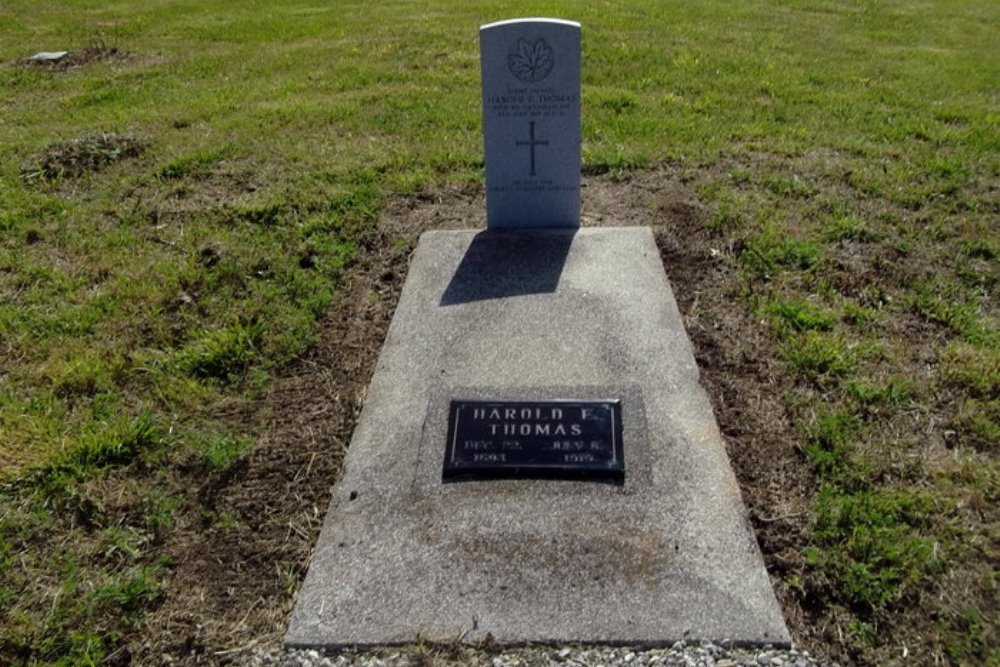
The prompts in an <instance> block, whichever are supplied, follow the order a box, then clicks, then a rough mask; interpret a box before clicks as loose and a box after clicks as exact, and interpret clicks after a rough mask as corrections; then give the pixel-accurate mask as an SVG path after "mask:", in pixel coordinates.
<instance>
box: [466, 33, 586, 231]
mask: <svg viewBox="0 0 1000 667" xmlns="http://www.w3.org/2000/svg"><path fill="white" fill-rule="evenodd" d="M479 40H480V51H481V54H482V57H481V64H482V79H483V137H484V143H485V149H486V224H487V226H488V227H489V228H490V229H506V228H517V227H578V226H579V225H580V24H579V23H574V22H572V21H560V20H557V19H517V20H513V21H500V22H499V23H490V24H489V25H485V26H483V27H482V28H480V30H479Z"/></svg>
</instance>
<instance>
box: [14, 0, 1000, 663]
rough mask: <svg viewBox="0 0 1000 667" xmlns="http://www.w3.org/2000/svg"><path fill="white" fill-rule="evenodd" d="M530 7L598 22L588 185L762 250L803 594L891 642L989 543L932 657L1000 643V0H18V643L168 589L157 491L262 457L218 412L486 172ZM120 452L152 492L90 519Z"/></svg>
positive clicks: (81, 628)
mask: <svg viewBox="0 0 1000 667" xmlns="http://www.w3.org/2000/svg"><path fill="white" fill-rule="evenodd" d="M539 15H541V16H545V15H548V16H560V17H566V18H572V19H575V20H578V21H580V22H581V23H582V25H583V49H584V53H583V142H584V144H583V160H584V165H583V167H584V172H585V173H586V174H588V175H591V176H596V175H602V174H610V177H612V178H618V177H621V178H626V177H627V176H628V174H630V173H632V172H636V171H642V170H646V169H653V168H667V169H670V170H672V171H674V172H676V173H677V174H680V175H681V176H682V177H684V178H686V179H690V180H691V182H693V183H695V184H697V187H698V189H699V194H700V196H701V198H702V199H703V201H704V202H705V204H706V206H708V207H709V208H710V209H711V212H712V213H711V216H710V219H709V220H708V222H707V223H706V224H707V225H708V226H709V228H710V229H711V231H712V233H714V234H717V235H718V236H719V238H723V239H728V240H730V241H732V242H734V243H736V245H738V246H739V247H740V248H742V249H743V250H742V252H741V253H740V254H739V256H738V258H735V259H734V261H737V262H738V265H739V271H740V275H741V276H742V277H743V280H744V281H745V285H746V289H745V290H744V293H743V294H742V295H740V296H739V298H738V303H737V305H738V307H740V308H744V309H746V310H747V311H748V312H752V313H754V314H755V316H757V317H759V318H760V319H761V320H763V321H765V322H766V323H767V326H768V327H769V331H770V332H771V336H772V339H773V344H774V349H775V355H776V357H777V358H778V359H780V361H781V363H782V364H784V366H783V367H784V368H786V369H787V372H788V373H790V374H791V375H792V376H794V377H795V378H796V379H797V381H798V382H800V383H801V387H802V389H801V391H797V392H795V393H794V394H792V395H789V396H788V397H787V401H788V404H789V405H790V406H791V407H790V410H791V411H792V413H794V414H796V415H798V419H799V423H798V427H799V428H800V429H801V434H802V435H801V449H802V457H803V461H804V462H805V463H806V464H807V465H808V466H810V470H811V471H812V474H813V476H814V481H815V485H814V487H815V488H814V493H815V497H814V498H813V500H812V501H811V502H812V503H813V504H812V507H811V510H810V517H811V518H810V521H811V523H810V532H809V538H808V544H807V545H805V546H804V547H803V548H802V549H801V550H800V553H799V556H800V557H801V559H802V560H803V565H802V567H801V568H800V570H797V571H795V572H793V573H789V574H787V575H784V576H786V579H787V581H786V583H787V585H788V586H789V587H790V588H791V589H797V590H799V591H800V592H801V605H802V608H803V609H808V610H812V611H810V613H813V611H815V610H820V611H818V612H816V613H819V614H824V613H826V614H832V615H830V616H827V617H828V618H834V617H835V618H836V619H838V622H842V623H843V627H844V629H845V633H844V636H843V639H842V642H843V645H842V646H841V647H839V648H838V649H837V650H836V653H837V655H839V656H841V659H843V660H848V659H854V660H858V661H859V662H864V661H866V660H868V661H870V660H873V659H875V658H873V657H872V656H877V657H884V656H886V655H888V653H879V651H880V650H883V649H884V650H885V651H889V650H893V651H894V650H896V647H894V646H890V644H891V641H890V639H891V638H892V637H893V636H895V635H894V634H893V633H894V631H895V630H899V631H902V630H903V628H902V627H901V624H903V623H904V622H905V623H910V622H912V621H911V619H910V617H908V616H907V617H905V618H906V620H905V621H903V620H900V619H903V618H904V617H903V616H901V615H900V613H901V612H900V610H903V609H906V608H909V607H912V606H913V605H914V604H920V603H922V602H921V601H924V600H925V598H923V597H922V595H925V594H926V595H928V596H929V595H930V594H931V593H932V592H933V591H935V590H938V589H939V587H942V586H955V585H956V584H954V582H953V579H954V577H955V575H956V573H965V572H967V570H962V569H961V567H959V566H958V565H956V563H962V562H969V563H979V564H980V565H983V564H985V565H983V567H980V569H978V570H976V572H977V574H976V575H975V576H976V577H977V578H975V579H974V580H971V581H968V582H965V584H964V585H965V586H966V588H967V591H966V593H967V594H963V595H955V596H948V600H949V601H948V602H947V604H946V603H940V604H937V606H934V605H933V604H931V603H930V602H927V604H929V605H931V606H930V607H928V608H929V609H932V611H933V613H932V614H931V615H932V616H933V618H931V619H930V620H928V621H927V622H926V624H925V625H922V626H921V628H924V629H925V630H926V632H924V633H923V634H922V635H921V636H922V639H921V640H920V641H921V642H923V643H922V644H921V647H922V650H923V651H925V655H924V657H923V658H921V659H926V660H928V661H930V660H931V658H932V657H934V656H936V657H939V658H940V659H942V660H945V661H951V662H953V663H954V664H976V663H989V664H998V661H1000V655H998V653H997V652H996V649H995V648H993V647H995V646H996V643H995V642H996V641H997V639H998V638H997V634H996V633H997V627H996V626H997V622H996V619H997V615H998V605H997V593H996V586H997V583H996V564H997V562H998V552H1000V550H998V535H997V524H996V521H997V513H996V511H995V509H994V508H995V505H996V503H997V500H998V488H1000V482H998V468H997V464H996V456H997V451H998V442H1000V333H998V319H997V296H996V289H997V280H998V261H997V260H998V253H1000V234H998V229H997V226H998V220H1000V199H998V189H997V186H998V180H1000V178H998V177H1000V106H998V92H1000V40H998V38H997V35H998V33H997V26H998V25H1000V4H998V3H996V2H994V1H993V0H956V1H948V2H945V1H939V2H933V1H929V0H928V1H916V0H913V1H903V0H900V1H896V2H876V1H851V0H825V1H824V0H815V1H811V2H810V1H805V0H802V1H793V2H777V1H764V0H748V1H745V2H729V1H722V0H702V1H698V2H694V1H689V0H679V1H677V2H660V1H657V0H633V1H630V2H602V3H584V2H525V3H514V4H512V3H499V2H487V3H476V4H475V6H472V5H471V3H458V2H445V1H443V0H429V1H428V2H422V3H402V2H384V3H372V2H336V3H332V2H327V3H320V2H307V1H305V0H292V1H289V2H273V3H272V2H263V1H257V2H252V3H235V2H223V1H221V0H208V1H201V2H169V1H166V0H159V1H156V2H136V1H134V0H132V1H129V0H123V1H122V2H118V3H107V2H94V1H73V2H70V3H68V4H67V3H63V4H59V3H55V4H52V3H43V4H42V5H41V6H40V5H39V3H37V2H25V1H22V0H13V1H8V2H5V3H3V5H0V480H2V482H3V486H2V487H0V494H2V495H0V499H2V500H0V502H2V503H3V505H2V508H0V512H2V513H0V662H5V661H6V662H13V663H15V664H21V663H23V664H86V663H87V662H88V661H89V662H90V663H92V664H97V663H98V662H100V660H101V659H102V658H103V657H104V656H107V655H111V654H113V653H114V651H115V650H116V648H117V647H119V646H120V645H122V643H123V642H125V641H127V640H128V638H129V637H130V636H132V634H134V633H136V632H138V631H139V630H138V628H140V627H141V624H142V618H143V615H144V613H145V612H146V611H147V610H148V609H151V608H153V607H155V605H157V604H159V602H160V601H161V600H162V599H163V597H164V596H166V595H169V587H167V586H166V585H165V584H164V583H163V582H164V577H165V574H164V573H165V572H167V571H168V570H169V567H170V563H169V562H168V561H167V559H165V558H164V557H163V556H162V554H161V553H159V552H158V546H157V545H158V544H160V543H161V542H162V541H163V540H166V539H170V536H171V535H172V534H174V533H175V532H177V531H182V530H184V528H183V527H182V526H179V525H177V522H176V521H174V515H175V510H176V508H177V506H178V503H180V502H182V500H181V499H180V496H179V495H178V492H177V490H176V488H174V487H171V486H169V485H168V484H166V483H165V482H162V479H163V476H164V475H167V471H171V470H176V469H183V470H185V471H191V470H194V471H196V472H195V473H194V474H195V475H196V476H197V475H200V476H202V477H204V478H210V477H212V476H219V475H224V474H225V472H226V471H227V470H228V469H230V468H232V467H233V466H235V465H237V464H238V462H239V461H240V459H241V457H243V456H245V455H246V452H247V451H248V450H250V449H252V448H253V446H254V442H255V439H256V438H257V437H258V436H259V435H260V433H257V432H254V431H253V430H252V429H251V430H246V429H242V430H241V429H240V428H237V427H234V426H233V425H232V424H231V423H230V422H227V421H226V420H225V419H223V418H222V417H220V410H219V406H220V405H230V404H231V403H232V402H234V401H235V402H238V401H243V400H248V399H251V398H252V397H254V396H259V395H260V394H261V393H262V392H264V391H266V389H267V387H268V386H269V382H270V381H271V378H272V377H273V376H274V374H275V373H277V372H280V369H281V368H282V367H283V366H284V365H285V364H287V363H288V362H289V361H291V360H293V359H295V358H297V357H298V356H299V355H300V354H301V353H302V352H303V351H304V350H306V349H307V348H308V347H309V345H310V344H311V343H312V342H313V341H314V340H315V337H316V336H317V332H318V330H319V329H318V327H319V322H320V320H321V319H322V318H323V316H324V314H325V313H326V312H327V308H328V307H329V305H330V304H331V302H332V301H333V300H334V299H336V298H337V296H338V294H339V290H340V288H341V283H342V280H343V279H344V277H345V276H346V275H348V274H349V272H350V271H351V264H352V261H353V259H354V258H355V256H356V255H357V253H358V252H359V249H361V248H364V247H367V246H368V245H370V244H371V243H372V242H373V239H374V238H375V223H376V220H377V217H378V214H379V211H380V209H381V208H382V207H383V205H384V204H385V202H386V201H388V200H389V199H390V198H393V197H395V196H399V195H405V194H409V193H414V192H419V191H422V190H425V189H429V188H434V187H437V186H440V185H444V184H456V183H470V184H473V185H475V184H478V183H481V181H482V178H483V174H482V153H481V151H482V141H481V135H480V130H481V128H480V116H479V113H480V107H479V103H480V102H479V80H478V77H479V67H478V41H477V40H478V36H477V27H478V26H479V25H480V24H483V23H487V22H490V21H493V20H498V19H501V18H509V17H512V16H539ZM43 50H69V51H71V52H75V53H85V54H89V56H90V57H91V60H89V61H88V62H82V63H80V64H79V66H71V67H54V68H53V67H40V66H34V65H28V64H25V63H24V62H23V61H22V59H23V58H25V57H27V56H30V55H32V54H33V53H35V52H37V51H43ZM874 247H877V248H879V249H880V250H879V252H882V251H883V250H884V253H885V254H884V256H883V259H882V263H881V264H879V265H877V266H873V269H872V272H871V279H870V281H868V282H867V283H866V284H863V285H857V286H845V285H843V284H841V283H838V279H837V278H838V275H839V274H838V272H837V271H838V269H837V262H838V261H847V260H845V259H843V258H844V256H845V253H848V254H849V251H850V250H851V249H852V248H855V249H856V248H874ZM848 259H849V258H848ZM903 265H905V266H907V267H910V268H908V269H907V271H908V272H907V273H906V274H905V275H903V274H900V273H898V272H896V273H894V271H895V270H896V268H897V267H898V266H903ZM917 339H919V341H920V344H919V345H917V344H916V343H915V341H916V340H917ZM927 415H932V416H934V417H935V418H933V419H932V418H929V417H928V418H926V419H925V418H924V417H925V416H927ZM938 415H945V418H944V421H943V422H942V421H940V420H937V418H936V417H937V416H938ZM130 466H131V468H129V469H136V470H142V471H146V472H145V473H143V474H144V475H145V476H146V477H148V479H149V480H150V481H149V482H148V483H147V485H146V486H145V487H144V488H143V489H142V491H141V495H142V496H143V498H144V500H143V501H142V502H141V503H140V505H141V508H142V509H141V511H139V512H138V513H137V514H136V515H135V516H129V517H124V518H114V519H113V520H112V519H108V518H106V517H104V518H101V517H102V513H101V511H100V508H99V507H98V505H100V503H99V501H97V500H95V497H94V493H96V492H95V491H94V490H93V487H94V486H95V485H99V484H100V483H101V480H104V479H106V476H107V475H108V474H109V471H115V470H121V469H123V468H127V467H130ZM150 471H151V472H150ZM167 476H168V475H167ZM156 480H160V481H156ZM102 493H108V491H107V489H105V490H104V491H102ZM95 503H96V504H95ZM62 538H65V539H62ZM95 554H96V555H95ZM109 554H110V556H109ZM963 559H964V560H963ZM990 563H991V564H992V565H989V564H990ZM970 567H972V566H971V565H970ZM956 568H958V569H956ZM984 568H985V569H984ZM968 572H972V570H971V569H970V570H968ZM970 576H972V575H970ZM949 582H951V583H949ZM969 590H971V593H969V592H968V591H969ZM944 597H945V596H939V598H940V599H943V598H944ZM927 599H929V598H927ZM935 604H936V603H935ZM823 610H826V611H823ZM830 610H834V611H835V612H836V613H835V614H834V611H830ZM991 641H992V642H993V643H992V646H991ZM845 656H846V657H845ZM851 656H853V658H852V657H851ZM991 661H992V662H991ZM926 664H930V662H927V663H926Z"/></svg>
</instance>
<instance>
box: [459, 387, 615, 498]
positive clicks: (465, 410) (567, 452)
mask: <svg viewBox="0 0 1000 667" xmlns="http://www.w3.org/2000/svg"><path fill="white" fill-rule="evenodd" d="M497 477H503V478H522V477H528V478H538V477H542V478H554V479H595V480H601V481H610V482H616V483H619V484H620V483H623V482H624V480H625V461H624V452H623V446H622V417H621V401H619V400H617V399H615V400H601V401H577V400H566V399H562V400H550V401H462V400H453V401H452V402H451V406H450V408H449V411H448V440H447V448H446V450H445V460H444V470H443V474H442V478H443V479H444V481H455V480H458V479H484V478H497Z"/></svg>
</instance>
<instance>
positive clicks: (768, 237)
mask: <svg viewBox="0 0 1000 667" xmlns="http://www.w3.org/2000/svg"><path fill="white" fill-rule="evenodd" d="M822 258H823V249H822V247H821V246H820V245H819V244H817V243H815V242H813V241H809V240H804V239H795V238H787V235H786V234H784V233H782V232H780V231H779V230H778V229H776V228H773V227H770V226H769V227H768V228H767V229H766V230H765V231H764V232H763V233H762V234H760V235H758V236H757V237H756V238H755V239H752V240H750V241H749V242H748V243H747V244H746V246H745V248H744V250H743V252H742V253H741V254H740V260H741V262H742V264H743V266H744V268H746V269H749V270H751V271H752V272H754V273H758V274H765V275H766V274H770V273H773V272H775V271H776V270H778V269H779V268H784V269H793V270H803V271H808V270H811V269H813V268H815V267H816V266H817V265H818V264H819V263H820V261H821V260H822Z"/></svg>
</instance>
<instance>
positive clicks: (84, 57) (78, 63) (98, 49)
mask: <svg viewBox="0 0 1000 667" xmlns="http://www.w3.org/2000/svg"><path fill="white" fill-rule="evenodd" d="M134 57H135V56H134V55H133V54H131V53H129V52H128V51H125V50H124V49H120V48H118V47H117V46H107V45H94V46H87V47H84V48H82V49H77V50H75V51H70V52H69V53H67V54H66V55H65V56H63V57H62V58H59V59H58V60H34V59H32V58H23V59H22V60H21V61H20V62H21V64H22V65H25V66H27V67H39V68H44V69H50V70H55V71H63V70H68V69H74V68H76V67H83V66H84V65H90V64H92V63H99V62H107V61H126V60H131V59H133V58H134Z"/></svg>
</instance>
